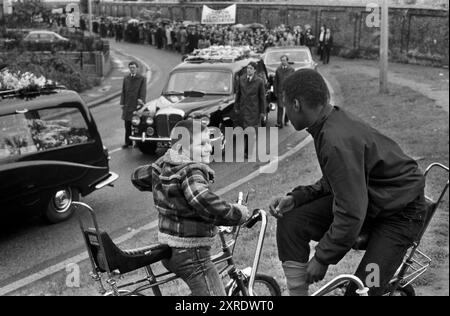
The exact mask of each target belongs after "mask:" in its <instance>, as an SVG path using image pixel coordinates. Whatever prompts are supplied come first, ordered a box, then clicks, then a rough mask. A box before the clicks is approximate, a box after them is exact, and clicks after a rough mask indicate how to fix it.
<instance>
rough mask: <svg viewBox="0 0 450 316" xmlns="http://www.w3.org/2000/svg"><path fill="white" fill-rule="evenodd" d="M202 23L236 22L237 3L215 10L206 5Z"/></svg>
mask: <svg viewBox="0 0 450 316" xmlns="http://www.w3.org/2000/svg"><path fill="white" fill-rule="evenodd" d="M202 24H236V5H235V4H233V5H230V6H229V7H227V8H225V9H222V10H213V9H211V8H210V7H208V6H206V5H204V6H203V11H202Z"/></svg>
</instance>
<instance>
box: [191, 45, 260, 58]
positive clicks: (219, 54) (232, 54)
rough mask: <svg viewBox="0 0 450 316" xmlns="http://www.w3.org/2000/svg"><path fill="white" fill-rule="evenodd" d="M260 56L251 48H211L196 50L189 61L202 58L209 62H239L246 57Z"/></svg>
mask: <svg viewBox="0 0 450 316" xmlns="http://www.w3.org/2000/svg"><path fill="white" fill-rule="evenodd" d="M256 56H258V54H257V53H256V52H255V51H254V50H253V49H252V47H250V46H211V47H209V48H203V49H196V50H194V52H193V53H192V54H191V56H189V57H188V60H191V59H194V60H195V59H196V58H202V59H207V60H221V59H232V60H238V59H242V58H245V57H256Z"/></svg>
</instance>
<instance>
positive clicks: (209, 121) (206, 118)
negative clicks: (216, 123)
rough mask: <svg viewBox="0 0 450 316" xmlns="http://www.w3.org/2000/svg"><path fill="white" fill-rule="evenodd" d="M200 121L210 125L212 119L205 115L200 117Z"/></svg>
mask: <svg viewBox="0 0 450 316" xmlns="http://www.w3.org/2000/svg"><path fill="white" fill-rule="evenodd" d="M200 121H201V122H202V123H203V124H205V125H209V123H211V120H210V119H209V117H207V116H203V117H202V118H200Z"/></svg>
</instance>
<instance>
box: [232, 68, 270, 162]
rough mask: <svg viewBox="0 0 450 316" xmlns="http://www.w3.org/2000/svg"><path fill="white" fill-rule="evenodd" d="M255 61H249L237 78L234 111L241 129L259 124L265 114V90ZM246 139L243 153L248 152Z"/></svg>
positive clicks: (255, 126) (258, 125)
mask: <svg viewBox="0 0 450 316" xmlns="http://www.w3.org/2000/svg"><path fill="white" fill-rule="evenodd" d="M257 68H258V66H257V64H256V62H250V63H249V64H248V66H247V73H246V74H244V75H243V76H241V78H239V84H238V85H237V91H236V100H235V111H236V114H237V117H239V118H240V125H241V127H242V128H243V129H246V128H247V127H254V128H255V129H256V131H257V128H258V127H260V126H261V120H263V119H265V116H266V92H265V88H264V81H263V80H262V79H261V78H260V77H258V75H257V74H256V70H257ZM248 149H249V148H248V140H247V141H246V143H245V153H246V156H247V154H248Z"/></svg>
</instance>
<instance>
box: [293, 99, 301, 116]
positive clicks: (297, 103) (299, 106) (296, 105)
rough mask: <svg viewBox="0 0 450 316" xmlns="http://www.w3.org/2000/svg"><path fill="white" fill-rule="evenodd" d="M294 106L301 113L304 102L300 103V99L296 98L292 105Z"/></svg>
mask: <svg viewBox="0 0 450 316" xmlns="http://www.w3.org/2000/svg"><path fill="white" fill-rule="evenodd" d="M292 108H293V109H294V111H295V112H297V113H299V112H301V110H302V104H301V103H300V101H299V100H297V99H294V104H293V105H292Z"/></svg>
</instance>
